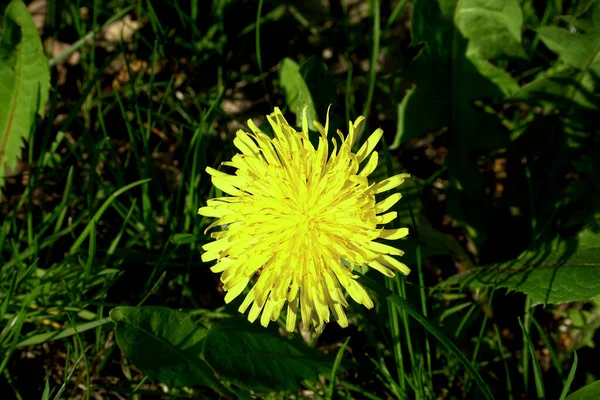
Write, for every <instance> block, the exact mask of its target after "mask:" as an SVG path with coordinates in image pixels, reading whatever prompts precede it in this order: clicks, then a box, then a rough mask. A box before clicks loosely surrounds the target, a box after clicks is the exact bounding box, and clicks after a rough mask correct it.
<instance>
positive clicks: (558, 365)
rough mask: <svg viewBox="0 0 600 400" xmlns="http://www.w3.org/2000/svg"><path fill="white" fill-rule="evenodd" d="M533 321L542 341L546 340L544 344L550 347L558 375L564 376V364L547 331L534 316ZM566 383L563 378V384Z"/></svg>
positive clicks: (549, 350)
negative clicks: (559, 358)
mask: <svg viewBox="0 0 600 400" xmlns="http://www.w3.org/2000/svg"><path fill="white" fill-rule="evenodd" d="M531 322H533V325H535V327H536V329H537V331H538V333H539V335H540V337H541V338H542V341H543V342H544V346H546V348H547V349H548V352H549V353H550V359H551V360H552V364H553V365H554V369H556V372H557V373H558V376H560V377H562V374H563V371H562V366H561V365H560V361H558V357H557V356H556V353H555V352H554V349H553V348H552V346H551V345H550V340H548V336H547V335H546V333H545V332H544V330H543V329H542V327H541V326H540V324H539V323H538V322H537V321H536V319H535V318H533V316H532V317H531ZM564 384H565V380H564V378H563V385H564Z"/></svg>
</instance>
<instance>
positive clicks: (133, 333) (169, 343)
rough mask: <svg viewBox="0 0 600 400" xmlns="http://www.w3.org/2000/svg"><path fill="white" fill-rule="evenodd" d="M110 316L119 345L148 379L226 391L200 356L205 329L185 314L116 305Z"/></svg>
mask: <svg viewBox="0 0 600 400" xmlns="http://www.w3.org/2000/svg"><path fill="white" fill-rule="evenodd" d="M110 319H111V320H112V321H113V322H114V323H115V324H116V327H115V331H116V338H117V344H118V345H119V348H120V349H121V351H122V352H123V354H124V355H125V357H127V358H128V359H129V360H130V361H131V362H132V363H133V364H134V365H135V366H137V367H138V368H139V369H141V370H142V371H143V372H144V373H145V374H146V375H148V377H150V379H153V380H157V381H160V382H162V383H164V384H166V385H167V386H177V385H184V386H193V385H207V386H212V387H213V388H215V389H216V390H218V391H221V392H226V391H225V389H224V388H222V386H221V384H220V383H219V382H218V380H217V379H216V378H215V376H214V373H213V371H212V370H211V368H210V367H209V365H208V364H207V363H206V361H204V359H203V358H202V350H203V347H204V341H205V339H206V334H207V330H206V329H205V328H204V327H202V326H201V325H198V324H196V323H195V322H194V321H192V319H191V318H190V316H189V315H188V314H186V313H184V312H181V311H176V310H172V309H169V308H166V307H117V308H115V309H113V310H111V312H110Z"/></svg>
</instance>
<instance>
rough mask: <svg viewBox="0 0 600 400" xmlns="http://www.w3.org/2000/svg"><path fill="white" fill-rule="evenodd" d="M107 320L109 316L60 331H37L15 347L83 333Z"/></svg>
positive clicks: (107, 321) (103, 323)
mask: <svg viewBox="0 0 600 400" xmlns="http://www.w3.org/2000/svg"><path fill="white" fill-rule="evenodd" d="M109 322H110V319H109V318H103V319H100V320H97V321H92V322H84V323H83V324H79V325H77V326H73V327H71V328H66V329H63V330H61V331H54V332H46V333H39V334H37V335H33V336H31V337H29V338H27V339H25V340H23V341H21V342H19V343H18V344H17V345H16V347H17V348H21V347H28V346H34V345H37V344H41V343H46V342H50V341H53V340H59V339H64V338H67V337H71V336H73V335H75V333H76V332H79V333H83V332H85V331H89V330H90V329H94V328H96V327H98V326H101V325H105V324H107V323H109Z"/></svg>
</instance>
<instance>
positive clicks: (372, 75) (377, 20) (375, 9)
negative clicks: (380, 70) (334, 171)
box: [355, 0, 381, 146]
mask: <svg viewBox="0 0 600 400" xmlns="http://www.w3.org/2000/svg"><path fill="white" fill-rule="evenodd" d="M369 4H370V8H371V13H372V14H373V45H372V46H373V47H372V49H371V63H370V68H369V87H368V89H367V100H366V101H365V104H364V106H363V112H362V115H363V116H364V117H365V118H367V117H368V115H369V110H370V109H371V102H372V101H373V93H374V92H375V79H376V77H377V59H378V58H379V42H380V36H381V15H380V12H379V0H371V1H370V2H369ZM366 125H367V124H366V123H364V124H362V125H361V126H360V128H359V130H358V132H357V134H356V142H355V143H356V145H357V146H360V145H361V142H360V139H361V137H362V134H363V132H364V130H365V126H366Z"/></svg>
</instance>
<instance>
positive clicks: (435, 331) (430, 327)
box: [359, 275, 494, 400]
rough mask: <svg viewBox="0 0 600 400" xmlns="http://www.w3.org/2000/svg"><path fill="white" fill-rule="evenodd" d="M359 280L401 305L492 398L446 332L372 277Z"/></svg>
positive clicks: (485, 385) (480, 378) (491, 397)
mask: <svg viewBox="0 0 600 400" xmlns="http://www.w3.org/2000/svg"><path fill="white" fill-rule="evenodd" d="M359 281H360V283H362V284H363V285H365V286H366V287H367V288H369V289H371V290H373V291H374V292H376V293H377V294H378V295H379V296H380V298H381V299H382V300H383V299H385V300H388V301H390V302H392V303H394V304H396V305H397V306H398V307H401V308H402V309H403V310H404V311H406V313H407V314H408V315H410V316H411V317H413V318H414V319H415V320H416V321H417V322H419V323H420V324H421V325H423V327H424V328H425V329H426V330H427V331H428V332H429V333H431V334H432V335H433V336H435V337H436V338H437V339H438V340H439V341H440V343H442V344H443V345H444V347H446V349H448V351H449V352H450V353H452V354H453V355H454V356H455V357H456V358H457V359H458V361H460V363H461V364H462V365H463V366H464V367H465V368H466V369H467V371H468V372H469V373H470V374H471V377H472V378H473V379H474V380H475V382H476V383H477V385H478V387H479V390H481V392H482V393H483V395H484V396H485V398H486V399H488V400H489V399H493V398H494V396H493V395H492V393H491V392H490V389H489V388H488V385H487V384H486V383H485V381H484V380H483V378H482V377H481V375H480V374H479V372H478V371H477V370H476V369H475V367H474V366H473V364H471V362H470V361H469V360H468V359H467V357H465V355H464V354H463V353H462V351H460V349H459V348H458V347H457V346H456V345H455V344H454V342H453V341H452V340H450V338H448V336H446V334H445V333H444V332H442V331H441V330H440V329H439V328H438V327H437V326H436V325H434V324H433V323H432V322H430V321H429V320H428V319H427V318H426V317H425V316H423V315H422V314H421V313H420V312H419V311H418V310H417V309H415V308H414V307H413V306H412V305H411V304H410V303H409V302H407V301H406V300H404V299H403V298H402V297H400V296H398V295H397V294H395V293H392V292H391V291H389V290H388V289H386V288H384V287H383V286H381V285H379V284H378V283H377V282H375V281H374V280H373V279H371V278H369V277H367V276H365V275H362V276H361V277H360V278H359Z"/></svg>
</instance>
